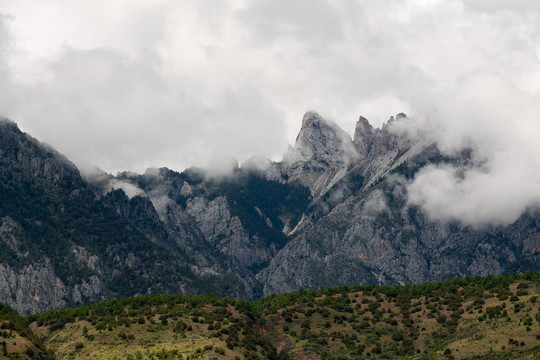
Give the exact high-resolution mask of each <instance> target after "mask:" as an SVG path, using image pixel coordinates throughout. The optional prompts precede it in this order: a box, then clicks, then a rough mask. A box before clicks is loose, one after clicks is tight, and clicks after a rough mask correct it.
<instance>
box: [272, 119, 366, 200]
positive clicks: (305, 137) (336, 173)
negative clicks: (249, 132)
mask: <svg viewBox="0 0 540 360" xmlns="http://www.w3.org/2000/svg"><path fill="white" fill-rule="evenodd" d="M357 158H358V154H357V152H356V150H355V148H354V146H353V143H352V140H351V137H350V135H349V134H347V133H346V132H345V131H344V130H343V129H341V128H340V127H339V126H338V125H337V124H335V123H334V122H332V121H330V120H327V119H325V118H323V117H322V116H320V115H319V114H317V113H316V112H307V113H306V114H305V115H304V118H303V119H302V127H301V129H300V133H299V134H298V137H297V138H296V144H295V146H294V148H290V149H289V151H288V152H287V153H285V155H284V156H283V161H282V162H281V163H279V164H275V165H274V167H272V168H270V169H269V170H267V176H269V177H272V176H274V177H275V176H276V175H277V174H279V177H281V178H284V179H286V180H287V181H289V182H295V181H298V182H299V183H301V184H302V185H305V186H307V187H308V188H309V189H310V190H311V193H312V195H313V196H315V197H317V196H320V195H322V194H324V193H325V192H326V191H327V190H328V189H329V188H330V187H332V186H333V184H335V183H336V182H337V181H339V179H340V178H341V177H343V175H344V174H345V173H346V172H347V168H348V166H349V165H350V164H351V163H354V162H355V161H356V159H357Z"/></svg>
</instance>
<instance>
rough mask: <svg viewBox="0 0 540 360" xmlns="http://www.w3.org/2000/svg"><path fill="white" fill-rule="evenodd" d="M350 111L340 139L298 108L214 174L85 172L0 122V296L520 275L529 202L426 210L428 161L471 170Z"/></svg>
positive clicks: (536, 254)
mask: <svg viewBox="0 0 540 360" xmlns="http://www.w3.org/2000/svg"><path fill="white" fill-rule="evenodd" d="M410 120H411V119H408V118H407V117H406V115H404V114H398V115H397V116H396V117H395V118H391V119H390V120H389V121H388V122H387V123H386V124H384V125H383V126H382V127H381V128H380V129H376V128H373V127H372V126H371V125H370V124H369V122H368V121H367V120H366V119H365V118H362V117H361V118H360V119H359V121H358V122H357V124H356V128H355V132H354V137H353V138H351V137H350V136H349V135H348V134H347V133H346V132H345V131H343V130H342V129H340V128H339V127H338V126H337V125H336V124H335V123H333V122H332V121H329V120H326V119H324V118H323V117H322V116H320V115H318V114H317V113H314V112H309V113H306V115H305V116H304V118H303V120H302V127H301V130H300V133H299V135H298V137H297V140H296V144H295V146H294V148H290V149H289V151H288V152H287V153H286V154H285V155H284V157H283V161H281V162H270V161H269V160H267V159H262V158H252V159H250V160H249V161H248V162H247V163H246V164H244V165H243V166H242V167H241V168H238V167H234V170H233V173H232V174H229V175H228V176H225V177H216V176H215V175H211V174H208V173H207V172H206V171H205V170H202V169H188V170H186V171H184V172H182V173H178V172H175V171H172V170H169V169H166V168H162V169H149V170H147V171H146V172H145V173H144V174H135V173H129V172H126V173H120V174H118V175H117V176H112V175H109V174H105V173H103V172H99V171H96V172H95V173H94V174H85V175H84V180H83V179H82V178H81V176H80V175H79V172H78V170H77V169H76V168H75V167H74V166H73V164H71V163H70V162H69V161H67V160H66V159H65V158H64V157H62V156H61V155H59V154H57V153H56V152H55V151H54V150H52V149H50V148H48V147H43V146H41V145H40V144H39V142H37V141H36V140H35V139H32V138H31V137H29V136H28V135H26V134H23V133H21V132H20V131H19V130H18V128H17V127H16V126H15V124H13V123H11V122H5V121H4V122H0V221H1V222H0V301H4V302H7V303H8V304H10V305H11V306H13V307H15V308H16V309H17V310H18V311H19V312H21V313H23V314H27V313H30V312H36V311H44V310H47V309H51V308H57V307H64V306H68V305H71V304H78V303H86V302H91V301H97V300H100V299H105V298H111V297H125V296H134V295H139V294H148V293H170V292H190V293H201V292H214V293H217V294H220V295H229V296H232V297H235V298H244V299H247V298H255V297H259V296H262V295H268V294H272V293H282V292H286V291H292V290H296V289H298V288H301V287H303V288H318V287H329V286H337V285H343V284H345V285H352V284H358V283H374V284H399V283H418V282H423V281H437V280H445V279H449V278H452V277H456V276H467V275H487V274H501V273H508V272H515V271H528V270H536V269H538V268H539V266H540V211H539V210H538V209H531V210H530V211H528V212H526V213H524V214H522V216H521V217H520V218H519V219H518V220H517V221H515V222H514V223H513V224H511V225H509V226H506V227H501V226H499V227H487V228H483V229H481V230H480V229H473V228H471V227H467V226H463V225H461V224H459V223H457V222H453V221H441V220H437V221H435V220H431V219H430V218H429V217H428V216H427V215H426V214H425V213H423V211H422V210H421V209H420V208H418V207H415V206H412V205H410V204H408V201H407V184H408V181H410V179H412V178H414V176H415V174H416V173H417V172H418V171H419V170H420V169H422V167H424V166H426V165H429V164H441V163H451V164H461V165H464V166H476V165H475V164H474V163H473V161H472V159H473V156H471V150H469V149H464V150H463V151H462V152H461V153H460V154H457V155H455V156H452V157H449V156H447V155H443V154H441V153H440V152H439V151H438V149H437V145H436V144H435V143H434V142H433V141H432V140H431V139H429V138H426V137H418V138H411V137H410V136H409V135H407V134H406V133H404V132H403V131H400V129H402V128H403V127H404V126H403V125H404V124H407V122H408V121H410Z"/></svg>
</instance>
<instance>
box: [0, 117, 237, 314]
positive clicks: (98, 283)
mask: <svg viewBox="0 0 540 360" xmlns="http://www.w3.org/2000/svg"><path fill="white" fill-rule="evenodd" d="M114 196H115V193H111V194H110V195H109V197H107V198H103V197H102V196H101V195H99V194H97V193H96V192H95V191H94V190H93V189H92V188H91V187H90V186H89V185H88V184H87V183H86V182H85V181H83V179H82V178H81V176H80V174H79V171H78V169H77V168H76V166H75V165H73V164H72V163H71V162H69V161H68V160H67V159H66V158H65V157H64V156H62V155H60V154H58V153H57V152H56V151H54V150H53V149H52V148H50V147H49V146H46V145H44V144H41V143H39V142H38V141H37V140H35V139H33V138H32V137H30V136H29V135H27V134H24V133H22V132H21V131H20V130H19V129H18V128H17V126H16V125H15V124H14V123H12V122H10V121H0V204H1V205H0V300H1V301H2V302H5V303H7V304H9V305H10V306H12V307H14V308H15V309H16V310H17V311H19V312H20V313H22V314H27V313H35V312H41V311H45V310H48V309H51V308H63V307H66V306H71V305H74V304H81V303H88V302H93V301H99V300H103V299H107V298H112V297H127V296H135V295H142V294H154V293H171V292H172V293H177V292H184V291H187V292H193V293H196V292H199V291H215V292H216V293H223V291H221V289H220V288H223V287H230V288H228V289H227V291H226V294H229V295H235V296H237V297H242V294H243V292H242V290H241V288H242V285H241V283H240V282H239V281H237V280H235V279H232V278H231V277H230V276H229V277H228V278H225V277H223V276H220V275H214V274H212V275H211V276H208V277H205V279H202V278H200V277H199V276H197V274H195V273H194V272H193V271H191V270H190V269H189V268H188V266H189V264H188V263H187V262H186V261H183V259H181V258H180V257H179V256H175V255H176V254H174V253H171V252H170V251H169V250H168V248H167V247H166V246H164V245H163V244H158V243H155V242H152V240H151V239H149V238H148V237H146V236H144V235H143V233H142V232H141V231H140V230H139V229H137V228H136V227H134V226H133V225H131V224H130V223H129V222H128V221H127V220H125V219H124V218H123V217H122V216H121V214H119V213H117V211H116V209H115V208H113V207H112V206H110V205H108V203H109V202H112V200H110V198H114ZM138 200H140V201H139V202H136V200H135V201H132V202H131V203H130V209H134V210H132V212H135V211H138V212H139V213H138V214H139V215H140V214H141V213H143V215H140V216H142V217H144V218H145V219H148V220H147V221H151V220H152V215H155V210H154V208H153V206H152V205H151V203H150V202H149V201H148V200H145V199H143V198H140V199H138ZM134 216H136V215H134ZM141 226H142V225H141ZM148 226H153V225H151V224H150V225H148ZM158 230H159V229H157V230H156V231H158ZM214 282H217V283H219V285H217V286H213V285H212V284H213V283H214ZM235 289H236V290H235Z"/></svg>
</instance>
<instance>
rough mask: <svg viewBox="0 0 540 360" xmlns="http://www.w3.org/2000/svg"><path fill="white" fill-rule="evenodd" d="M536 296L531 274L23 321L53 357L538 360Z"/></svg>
mask: <svg viewBox="0 0 540 360" xmlns="http://www.w3.org/2000/svg"><path fill="white" fill-rule="evenodd" d="M539 294H540V274H538V273H533V274H527V275H525V276H521V277H520V276H506V277H498V278H494V277H488V278H474V279H464V280H454V281H451V282H446V283H436V284H423V285H418V286H405V287H399V288H390V287H370V286H362V287H356V288H347V287H341V288H334V289H328V290H321V291H305V290H304V291H297V292H295V293H292V294H284V295H281V296H272V297H267V298H264V299H261V300H259V301H256V302H245V301H240V302H235V301H233V300H230V299H222V298H221V299H220V298H216V297H212V296H208V297H205V296H182V295H178V296H154V297H142V298H135V299H128V300H122V301H110V302H107V303H100V304H94V305H91V306H88V307H82V308H77V309H68V310H62V311H52V312H48V313H45V314H41V315H33V316H30V317H27V318H26V320H27V322H28V323H30V326H31V328H32V329H33V330H34V332H35V333H36V334H38V336H40V337H42V338H43V339H44V342H45V344H46V346H47V347H48V348H49V349H50V350H52V351H53V352H54V353H55V354H56V356H57V358H58V359H75V358H76V359H85V358H88V359H114V358H115V357H116V358H117V359H152V358H153V359H178V358H183V359H186V358H190V359H194V358H205V359H212V358H215V359H234V358H235V357H238V358H240V359H244V358H246V359H255V358H259V359H266V358H270V359H272V358H275V359H278V358H282V359H287V358H290V359H306V360H307V359H324V358H327V359H332V358H335V359H346V358H350V359H363V358H365V359H378V358H386V359H445V358H448V359H451V358H455V359H473V358H482V359H537V358H539V356H540V326H539V322H540V314H539V307H540V295H539ZM85 329H86V330H85ZM0 340H1V339H0ZM0 342H1V341H0Z"/></svg>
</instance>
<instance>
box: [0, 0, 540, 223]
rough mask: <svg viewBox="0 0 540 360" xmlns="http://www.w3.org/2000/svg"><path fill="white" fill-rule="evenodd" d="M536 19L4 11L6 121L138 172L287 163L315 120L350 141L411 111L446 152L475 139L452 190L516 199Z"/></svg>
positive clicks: (269, 4)
mask: <svg viewBox="0 0 540 360" xmlns="http://www.w3.org/2000/svg"><path fill="white" fill-rule="evenodd" d="M539 11H540V6H538V5H534V4H533V5H531V4H530V2H529V1H502V0H497V1H491V0H490V1H481V0H475V1H457V0H456V1H435V0H433V1H418V0H389V1H384V2H382V1H354V0H346V1H339V2H337V1H322V0H317V1H306V0H293V1H281V0H277V1H276V0H273V1H270V0H258V1H255V0H235V1H227V2H224V1H218V0H203V1H201V0H197V1H195V0H189V1H182V2H175V1H170V0H160V1H143V0H138V1H128V0H121V1H114V2H110V1H105V0H98V1H92V2H88V1H76V0H70V1H67V0H53V1H48V2H47V4H41V3H39V2H35V1H31V0H18V1H1V0H0V13H2V14H5V15H6V16H9V19H8V18H6V16H4V17H2V18H1V19H0V22H1V23H2V27H0V44H1V46H0V49H1V50H0V51H1V52H0V54H1V55H0V56H1V58H0V79H1V80H2V82H3V86H2V89H1V90H0V91H1V92H2V94H1V95H5V96H2V97H1V99H0V107H1V108H0V113H2V114H3V115H6V116H8V117H10V118H12V119H13V120H14V121H16V122H18V123H19V124H20V125H21V126H22V127H23V129H24V130H25V131H28V132H30V133H31V134H33V135H34V136H36V137H38V138H40V139H42V140H45V141H47V142H49V143H51V144H53V145H54V146H55V147H57V148H58V149H59V150H60V151H62V152H64V153H66V154H67V155H68V156H69V157H70V158H73V159H76V160H77V161H83V160H84V161H87V162H91V163H96V164H97V165H98V166H100V167H102V168H104V169H105V170H107V171H117V170H136V171H139V172H142V171H143V170H144V168H146V167H149V166H169V167H172V168H175V169H178V170H181V169H182V168H184V167H188V166H190V165H205V164H208V163H210V162H211V160H212V159H215V158H217V154H219V158H222V159H228V158H230V157H234V158H237V159H238V160H239V161H240V162H242V161H244V160H245V159H247V158H249V157H250V156H251V155H253V154H261V155H264V156H267V157H270V158H273V159H279V158H280V156H281V154H282V153H283V152H284V151H285V149H286V146H287V144H288V143H292V142H293V141H294V139H295V137H296V134H297V131H298V129H299V127H300V121H301V118H302V115H303V112H304V111H306V110H308V109H314V110H317V111H319V112H320V113H321V114H324V115H326V116H328V117H330V118H332V119H333V120H335V121H336V122H337V123H338V124H339V125H341V126H342V127H343V128H344V129H345V130H347V131H348V132H351V133H352V131H353V129H354V123H355V121H356V120H357V118H358V115H368V118H369V119H370V120H372V122H373V123H374V125H376V126H377V125H380V124H381V123H382V122H383V121H384V120H386V119H388V117H389V116H390V115H393V114H396V113H398V112H401V111H404V112H406V113H408V114H410V115H412V116H414V117H416V118H421V119H427V120H430V121H431V122H432V125H431V126H432V128H433V129H438V130H440V131H441V132H440V134H442V136H440V138H439V140H440V144H441V147H442V148H443V149H444V150H445V151H448V152H451V151H453V150H454V149H455V148H456V147H459V146H460V145H463V144H471V143H474V144H475V146H476V147H477V149H478V151H479V153H480V154H481V155H482V156H483V158H484V159H487V161H488V163H487V167H486V169H485V170H484V173H482V174H484V175H482V174H480V173H479V174H473V173H470V174H469V173H467V176H466V177H465V180H463V181H462V182H461V183H460V182H457V181H453V184H454V186H455V187H454V188H448V189H447V190H444V191H443V190H440V189H439V190H438V191H439V192H441V191H442V193H441V194H443V193H445V192H446V193H449V194H450V193H452V194H453V193H454V192H455V191H457V193H458V194H469V193H470V192H474V191H475V190H474V189H475V188H474V186H473V185H474V184H473V183H474V181H473V180H475V179H482V180H483V181H486V182H489V184H490V185H489V186H488V185H486V187H485V188H486V189H492V191H494V192H501V191H503V192H505V194H506V192H508V191H510V186H509V185H508V184H507V183H506V182H504V183H502V182H499V180H498V179H501V178H500V177H499V175H501V174H503V175H504V173H505V171H506V169H505V167H504V166H503V165H502V164H501V162H502V159H506V158H509V156H511V155H512V156H517V157H519V158H520V159H526V160H527V161H523V162H522V161H519V162H517V164H515V165H516V166H517V165H520V164H521V165H522V166H521V167H516V168H514V169H513V171H514V172H515V176H514V178H509V177H504V179H505V181H507V182H511V181H516V182H518V183H519V182H524V183H526V181H527V180H526V178H527V177H528V176H535V175H536V169H537V167H538V160H537V157H538V156H537V155H536V154H540V149H538V148H537V145H536V141H535V140H536V139H535V136H534V134H535V131H536V130H538V129H537V128H538V125H537V122H536V117H535V114H538V113H539V112H538V111H537V109H536V106H535V105H534V104H535V103H536V102H537V101H536V100H537V99H536V97H537V96H538V94H539V93H540V61H539V59H540V36H539V34H540V31H539V30H540V25H539V24H540V22H539V21H538V20H539ZM514 162H515V161H514ZM528 167H530V168H531V169H532V170H531V169H528ZM443 170H445V169H433V170H431V171H435V172H434V173H433V174H434V175H433V176H442V175H441V173H437V172H436V171H443ZM445 171H446V172H445V173H444V179H447V180H448V179H449V180H452V179H453V180H456V179H454V178H453V175H452V174H453V170H452V169H446V170H445ZM428 175H429V173H428V172H426V173H425V174H424V176H426V178H424V180H426V183H429V181H427V180H428V179H427V176H428ZM418 181H420V180H418ZM495 181H497V182H495ZM497 184H498V185H497ZM520 188H523V189H527V190H528V187H527V186H520ZM433 193H434V194H437V191H434V192H433ZM533 193H534V192H533ZM508 194H512V198H513V199H514V198H516V199H520V198H521V197H520V196H517V194H515V193H512V192H511V191H510V192H509V193H508ZM523 194H525V191H524V192H523ZM418 195H419V196H420V198H419V199H423V200H419V201H421V202H423V204H425V206H426V208H433V207H435V208H436V207H437V206H435V205H433V204H432V202H430V201H432V200H433V199H432V198H431V197H429V195H428V192H426V193H424V194H423V195H422V194H421V193H419V194H418ZM492 195H493V196H495V195H494V194H492ZM520 195H521V193H520ZM463 196H465V195H463ZM467 196H469V195H467ZM478 196H479V195H478ZM509 196H510V195H509ZM469 197H470V196H469ZM485 197H486V198H487V195H486V196H485ZM525 197H527V196H525V195H523V198H525ZM531 198H534V194H533V195H532V196H531ZM480 199H481V198H478V201H480ZM483 199H484V198H482V201H484V200H483ZM508 201H510V199H508ZM517 203H519V206H518V205H516V209H518V210H515V212H518V211H519V209H520V208H523V207H524V206H525V205H526V204H528V203H529V201H524V200H522V201H518V202H517ZM429 204H432V205H433V206H432V205H429ZM456 209H457V208H456ZM458 213H459V211H457V210H455V211H454V212H453V213H451V214H450V213H449V214H446V215H447V216H455V217H459V216H458V215H456V214H458ZM499 213H500V212H499ZM509 213H513V212H512V211H509ZM443 215H444V214H443ZM446 215H445V216H446ZM441 216H442V215H441ZM491 218H494V219H495V220H497V221H500V222H507V221H509V219H510V218H513V216H502V215H501V216H495V215H492V216H487V217H486V219H491ZM503 219H504V220H503ZM479 221H487V220H485V219H484V220H482V219H480V220H479Z"/></svg>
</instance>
